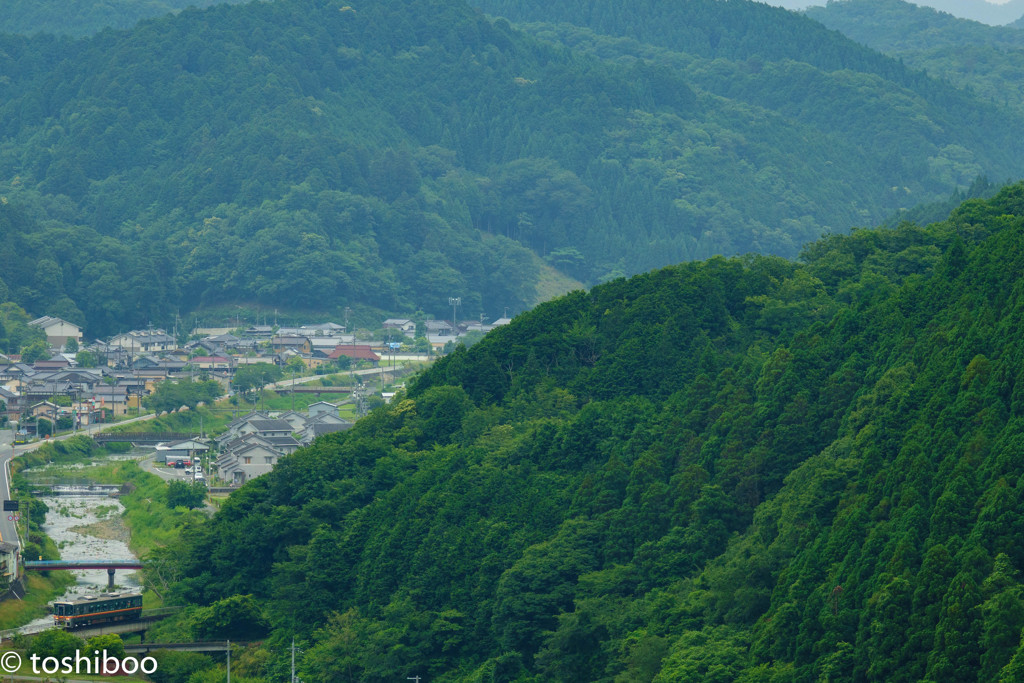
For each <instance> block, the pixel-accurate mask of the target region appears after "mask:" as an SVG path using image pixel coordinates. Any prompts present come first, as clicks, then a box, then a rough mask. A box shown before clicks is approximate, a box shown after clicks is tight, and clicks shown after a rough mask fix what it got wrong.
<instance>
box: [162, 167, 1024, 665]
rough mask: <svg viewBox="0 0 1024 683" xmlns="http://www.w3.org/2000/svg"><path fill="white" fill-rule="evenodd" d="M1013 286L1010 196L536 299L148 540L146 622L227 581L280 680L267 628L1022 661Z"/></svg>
mask: <svg viewBox="0 0 1024 683" xmlns="http://www.w3.org/2000/svg"><path fill="white" fill-rule="evenodd" d="M1022 295H1024V185H1015V186H1012V187H1009V188H1006V189H1004V190H1003V191H1002V192H1000V193H999V194H998V195H997V196H996V197H994V198H993V199H992V200H989V201H980V200H972V201H969V202H966V203H965V204H964V205H963V206H961V207H960V208H958V209H957V210H956V211H955V212H954V213H953V214H952V215H951V216H950V217H949V219H948V220H946V221H944V222H942V223H937V224H933V225H931V226H929V227H927V228H918V227H914V226H912V225H909V224H906V225H902V226H900V227H898V228H896V229H892V230H859V231H856V232H854V233H853V234H852V235H850V236H832V237H828V238H826V239H822V240H820V241H818V242H816V243H814V244H812V245H810V247H809V248H808V249H807V250H806V251H805V252H804V254H803V256H802V259H801V261H800V262H799V263H794V262H791V261H785V260H782V259H779V258H771V257H744V258H737V259H723V258H714V259H711V260H709V261H706V262H701V263H690V264H684V265H679V266H673V267H670V268H666V269H663V270H659V271H655V272H652V273H649V274H646V275H641V276H637V277H634V278H632V279H630V280H616V281H614V282H611V283H608V284H604V285H600V286H597V287H594V288H593V289H592V290H591V291H590V292H589V293H584V292H576V293H573V294H570V295H568V296H566V297H564V298H561V299H558V300H556V301H553V302H551V303H548V304H543V305H541V306H538V307H537V308H536V309H534V310H533V311H531V312H529V313H525V314H522V315H521V316H519V317H517V318H516V319H515V320H514V321H513V323H512V324H511V325H510V326H508V327H506V328H502V329H501V330H498V331H495V332H493V333H491V334H489V335H488V336H487V337H486V338H485V339H484V340H483V341H482V342H480V343H478V344H476V345H475V346H473V347H472V348H471V349H469V350H468V351H465V350H462V351H459V352H457V353H455V354H453V355H451V356H449V357H447V358H445V359H443V360H441V361H439V362H438V363H437V364H435V365H434V366H433V367H432V368H431V369H430V370H428V371H427V372H426V373H425V374H423V375H422V376H420V377H419V379H418V380H417V381H416V382H415V383H414V384H412V385H411V386H410V388H409V391H408V393H407V394H404V395H399V396H398V397H396V399H395V401H394V402H393V403H392V404H391V405H389V406H384V407H382V408H380V409H378V410H376V411H374V412H373V413H372V414H371V415H370V416H369V417H367V418H366V419H364V420H362V421H360V422H359V423H358V424H356V426H355V428H353V429H352V430H351V431H349V432H346V433H344V434H337V435H330V436H328V437H326V438H324V439H321V440H318V441H317V442H316V443H315V444H313V446H312V447H310V448H307V449H304V450H301V451H299V452H297V453H296V454H295V455H293V456H291V457H289V458H287V459H285V460H283V461H282V462H281V464H280V465H278V467H277V468H276V469H275V470H274V471H273V472H271V473H270V474H268V475H265V476H264V477H261V478H260V479H258V480H256V481H254V482H251V483H249V484H247V485H246V486H245V487H243V488H242V489H241V490H240V491H238V492H236V493H234V494H233V495H232V496H231V498H230V499H229V500H228V501H227V502H226V503H225V504H224V506H223V508H222V509H221V510H220V511H219V512H218V514H217V515H216V516H215V517H214V518H213V519H212V520H211V521H210V522H209V523H205V524H203V525H201V526H198V527H192V528H189V529H187V530H185V532H184V534H183V539H182V540H181V542H180V543H179V544H178V545H177V546H174V547H170V548H167V549H163V550H161V551H160V552H158V553H157V555H156V556H155V557H154V558H153V559H154V563H153V565H152V567H153V569H152V570H151V571H150V577H151V579H153V580H156V581H158V582H160V587H161V590H163V591H164V592H165V594H168V595H171V596H174V597H175V599H177V600H180V601H184V602H186V603H191V604H198V605H202V606H203V607H201V608H198V607H190V608H188V609H187V610H186V611H185V613H184V615H183V616H182V617H180V618H179V620H178V622H177V624H176V625H175V626H173V627H171V626H168V627H167V628H168V629H170V631H171V633H168V634H167V636H168V637H173V636H174V635H175V634H176V635H178V636H183V635H187V634H188V633H189V632H195V631H196V629H200V630H201V629H207V631H204V633H207V635H209V636H211V637H237V635H233V634H236V633H237V630H239V629H243V628H246V626H245V624H244V623H242V622H241V621H237V620H236V621H235V622H233V623H232V620H231V619H230V618H227V617H223V618H222V619H221V622H220V623H221V626H219V627H218V629H219V630H217V629H215V630H217V632H216V633H213V632H210V631H209V621H210V618H211V615H216V614H219V615H228V614H232V613H235V614H238V613H239V612H238V610H237V609H235V608H233V607H232V605H234V606H235V607H237V605H238V604H239V601H245V600H247V599H245V598H240V597H238V596H241V595H252V596H253V598H252V599H251V601H250V602H249V603H247V604H248V608H247V609H248V612H245V613H246V614H247V615H248V617H247V618H248V621H247V622H245V623H248V624H252V623H263V624H264V625H263V626H261V627H258V628H257V629H256V630H258V631H261V633H260V634H259V635H261V636H262V635H263V634H264V633H265V632H266V631H265V630H264V629H266V630H269V633H270V635H269V638H268V639H267V640H266V641H265V645H264V647H265V648H266V650H265V652H263V653H262V654H258V655H254V656H252V657H251V659H250V660H249V661H250V662H263V664H262V665H260V666H259V667H256V666H253V667H251V668H250V669H249V671H250V674H252V673H253V672H255V673H259V672H258V671H257V669H260V670H261V671H262V672H263V675H264V676H265V677H266V678H267V680H275V681H276V680H284V679H285V677H286V676H285V673H284V672H285V671H286V668H285V664H286V662H285V658H286V653H287V647H286V645H287V643H288V642H289V639H290V638H291V636H292V634H297V636H296V638H297V642H298V643H299V646H300V647H301V648H302V654H301V657H300V660H301V661H300V669H301V676H302V678H303V679H304V680H309V681H332V682H338V681H390V680H404V679H405V678H406V677H409V676H423V677H425V679H426V680H432V681H456V680H458V681H491V680H501V681H513V680H517V681H541V680H543V681H556V680H557V681H651V680H654V681H664V682H668V681H742V682H753V681H778V682H780V683H781V682H783V681H785V682H787V683H791V682H802V681H806V682H808V683H812V682H819V681H886V682H891V681H933V682H935V683H939V682H942V683H950V682H959V681H972V682H974V681H977V682H979V683H992V682H995V681H1007V682H1009V681H1019V680H1021V675H1022V671H1024V649H1022V648H1021V647H1020V638H1021V629H1022V627H1024V584H1022V582H1021V581H1022V579H1021V571H1022V570H1024V550H1022V547H1021V544H1020V538H1021V534H1022V533H1024V505H1022V501H1024V477H1022V476H1021V475H1022V473H1024V463H1022V461H1021V458H1020V449H1021V444H1022V443H1024V402H1022V396H1024V371H1022V368H1024V341H1022V338H1021V335H1020V320H1021V315H1022V314H1024V310H1022V307H1024V296H1022ZM168 581H170V588H169V592H167V590H166V589H167V584H166V582H168ZM260 612H262V613H263V617H265V619H266V620H267V621H265V622H260V621H259V620H258V619H256V615H258V614H259V613H260ZM254 620H255V621H254ZM249 628H250V629H251V627H249ZM250 636H252V633H251V631H250ZM261 657H262V659H261Z"/></svg>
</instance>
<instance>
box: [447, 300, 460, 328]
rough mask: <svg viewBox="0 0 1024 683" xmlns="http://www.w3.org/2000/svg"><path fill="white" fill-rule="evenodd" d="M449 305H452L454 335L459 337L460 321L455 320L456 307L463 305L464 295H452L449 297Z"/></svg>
mask: <svg viewBox="0 0 1024 683" xmlns="http://www.w3.org/2000/svg"><path fill="white" fill-rule="evenodd" d="M448 305H449V306H451V307H452V335H453V336H454V337H458V336H459V325H458V322H457V321H456V320H455V309H456V308H457V307H458V306H461V305H462V297H461V296H455V297H451V296H450V297H448Z"/></svg>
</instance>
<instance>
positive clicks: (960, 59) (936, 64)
mask: <svg viewBox="0 0 1024 683" xmlns="http://www.w3.org/2000/svg"><path fill="white" fill-rule="evenodd" d="M805 13H806V14H807V16H809V17H811V18H812V19H815V20H816V21H820V22H821V23H822V24H824V25H825V26H828V27H829V28H832V29H835V30H837V31H840V32H841V33H843V34H844V35H846V36H848V37H850V38H852V39H853V40H855V41H857V42H859V43H863V44H864V45H867V46H868V47H871V48H874V49H876V50H878V51H879V52H883V53H885V54H887V55H890V56H892V57H897V58H899V59H900V60H902V61H903V63H904V64H906V65H907V66H910V67H911V68H914V69H921V70H924V71H927V72H928V73H929V74H931V75H933V76H935V77H936V78H945V79H949V80H950V81H951V82H953V83H956V84H958V85H959V86H960V87H963V88H967V89H970V90H971V91H973V92H974V93H976V94H978V95H979V96H981V97H982V98H984V99H987V100H990V101H993V102H999V103H1003V104H1006V105H1010V106H1013V107H1014V108H1016V109H1017V110H1018V111H1021V112H1024V31H1021V30H1020V29H1019V28H1011V27H994V26H986V25H985V24H980V23H977V22H974V21H969V20H966V19H957V18H955V17H953V16H951V15H949V14H945V13H943V12H938V11H936V10H934V9H931V8H929V7H921V6H918V5H915V4H911V3H908V2H903V0H839V1H836V0H833V1H832V2H829V3H828V5H827V6H825V7H809V8H807V10H806V12H805Z"/></svg>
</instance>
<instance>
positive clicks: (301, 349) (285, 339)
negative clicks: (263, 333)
mask: <svg viewBox="0 0 1024 683" xmlns="http://www.w3.org/2000/svg"><path fill="white" fill-rule="evenodd" d="M270 346H271V347H272V348H273V349H274V351H277V352H278V353H280V352H281V351H287V350H288V349H291V350H293V351H296V352H298V353H303V354H306V355H309V354H310V353H312V352H313V344H312V343H310V341H309V339H308V338H307V337H302V336H299V335H281V334H279V335H277V336H276V337H272V338H271V339H270Z"/></svg>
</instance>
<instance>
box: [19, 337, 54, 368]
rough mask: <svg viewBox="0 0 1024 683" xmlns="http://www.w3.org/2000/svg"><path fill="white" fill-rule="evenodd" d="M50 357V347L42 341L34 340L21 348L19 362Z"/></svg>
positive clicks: (31, 361) (32, 361) (30, 362)
mask: <svg viewBox="0 0 1024 683" xmlns="http://www.w3.org/2000/svg"><path fill="white" fill-rule="evenodd" d="M49 357H50V347H49V346H48V345H47V344H46V342H44V341H34V342H32V343H31V344H29V345H28V346H26V347H24V348H23V349H22V350H21V362H22V363H28V364H30V365H31V364H32V363H35V362H36V361H37V360H41V359H46V358H49Z"/></svg>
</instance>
